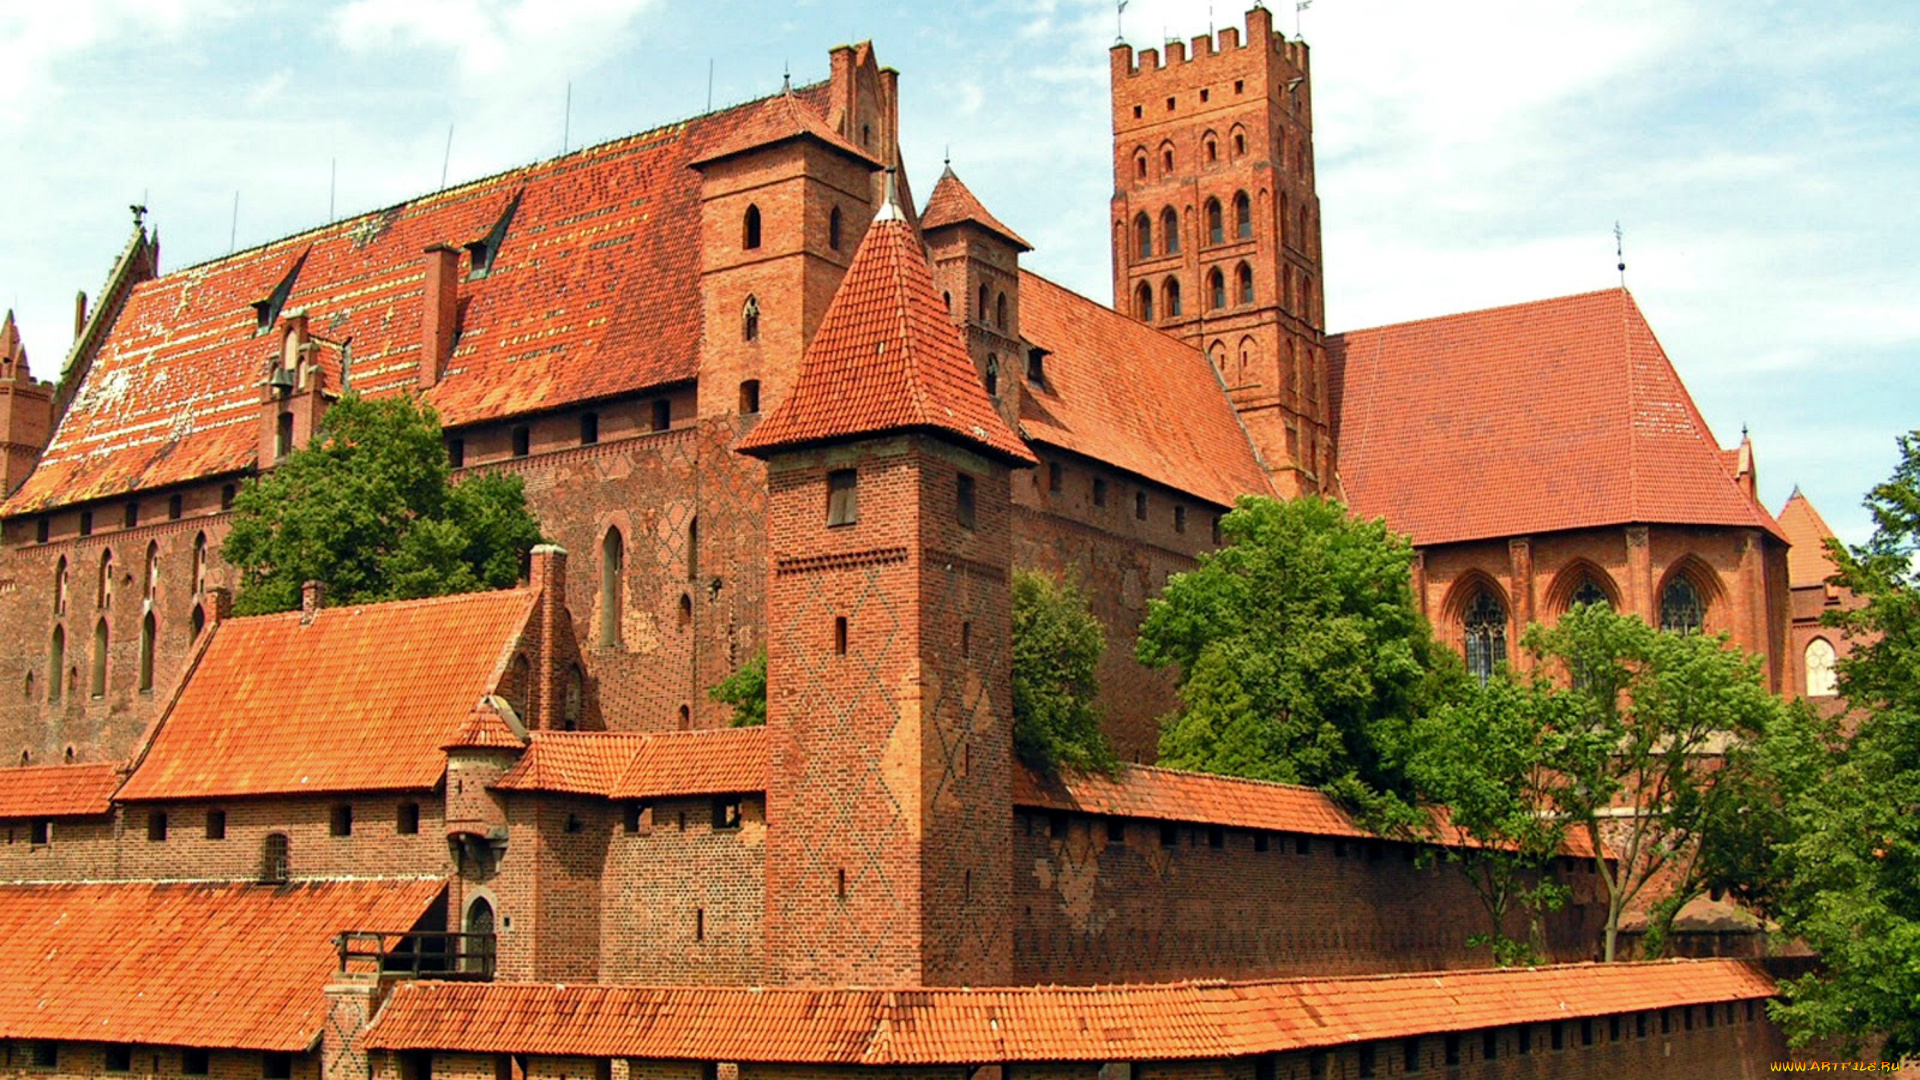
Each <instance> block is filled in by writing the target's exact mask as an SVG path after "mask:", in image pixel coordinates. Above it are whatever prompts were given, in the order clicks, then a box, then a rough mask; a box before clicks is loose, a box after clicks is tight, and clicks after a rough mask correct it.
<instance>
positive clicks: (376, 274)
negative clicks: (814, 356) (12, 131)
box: [0, 88, 857, 514]
mask: <svg viewBox="0 0 1920 1080" xmlns="http://www.w3.org/2000/svg"><path fill="white" fill-rule="evenodd" d="M812 96H817V95H815V94H813V92H812V90H811V88H808V89H806V90H802V91H797V92H796V98H795V99H794V100H797V101H798V102H800V103H801V104H799V105H798V106H797V109H794V110H793V111H792V115H793V116H802V113H804V112H805V111H807V110H808V109H809V108H810V106H808V105H806V104H804V102H806V101H807V100H810V98H811V97H812ZM786 108H789V106H787V105H780V104H778V99H776V102H775V104H773V105H769V103H768V102H766V101H761V102H752V103H749V104H746V105H742V106H739V107H737V108H734V109H729V110H725V111H722V112H718V113H713V114H710V115H707V116H702V117H699V118H697V119H694V120H690V121H687V122H685V123H680V124H674V125H671V126H668V127H664V128H659V129H656V130H654V131H648V132H643V133H641V134H637V135H632V136H629V137H627V138H623V139H617V140H615V141H613V142H609V143H605V144H602V145H600V146H595V147H590V148H588V149H584V150H580V151H576V152H574V153H571V154H567V155H564V156H562V157H558V158H553V159H551V160H548V161H543V162H538V163H535V164H532V165H527V166H523V167H521V168H518V169H513V170H510V171H508V172H504V173H500V174H499V175H497V176H491V177H488V178H486V179H484V180H476V181H474V182H472V183H469V184H463V185H460V186H458V187H454V188H450V189H448V190H446V191H440V192H434V193H432V194H428V195H422V196H420V197H419V198H416V199H412V200H410V201H408V202H404V203H400V204H398V205H396V206H392V207H388V208H387V209H385V210H377V211H374V212H372V213H367V214H362V215H359V216H357V217H353V218H348V219H346V220H344V221H340V222H336V223H334V224H330V225H325V226H321V227H320V228H317V229H313V230H310V231H308V232H305V233H301V234H299V235H297V236H290V237H287V238H285V239H283V240H277V241H274V242H272V243H270V244H266V245H263V246H261V247H258V248H254V249H251V250H248V251H244V252H240V253H238V254H235V255H230V256H227V257H225V258H221V259H216V260H213V261H211V262H207V263H203V264H201V265H199V266H193V267H188V268H186V269H182V270H177V271H174V272H173V273H170V274H167V275H165V276H163V277H160V278H157V279H155V280H152V281H147V282H144V283H142V284H140V285H139V286H137V287H136V288H135V289H134V290H133V293H132V295H131V297H130V298H129V299H128V301H127V304H126V307H125V310H124V311H123V312H122V313H121V315H120V317H119V318H118V319H117V320H116V321H115V323H114V324H113V326H112V328H111V331H110V333H108V334H107V336H106V339H105V340H104V342H103V343H102V344H101V346H100V348H99V351H98V353H97V355H96V356H95V357H94V360H93V363H92V368H91V370H90V372H89V373H88V376H87V378H86V380H85V382H84V383H83V384H82V386H81V387H80V389H79V391H78V393H77V395H76V396H75V398H74V400H73V403H72V406H71V407H70V408H69V409H68V410H67V412H66V414H65V416H64V417H63V418H62V419H61V422H60V426H59V429H58V430H57V431H56V432H55V434H54V436H53V440H52V443H51V445H49V447H48V448H47V452H46V455H45V456H44V457H43V458H42V459H41V462H40V465H39V467H38V468H37V469H36V470H35V471H34V473H33V475H32V476H31V477H30V478H29V479H28V481H27V482H26V483H25V484H24V485H23V486H22V487H21V488H20V490H18V491H17V492H15V493H14V494H13V496H12V497H11V498H9V499H8V500H7V501H6V503H5V504H4V506H0V511H4V512H5V513H7V514H18V513H26V512H30V511H34V510H39V509H43V508H46V507H50V506H55V505H60V504H65V503H72V502H80V501H83V500H88V499H97V498H105V497H108V496H113V495H117V494H120V493H123V492H127V491H131V490H135V489H141V488H152V487H157V486H161V485H165V484H174V483H180V482H184V481H188V480H194V479H198V478H201V477H206V476H211V475H215V474H222V473H233V472H239V471H242V470H245V469H249V468H252V467H253V466H254V465H255V464H256V462H255V458H256V455H257V451H258V446H259V425H258V417H259V408H260V405H259V401H260V383H261V380H262V378H263V368H264V365H265V363H266V361H267V358H268V356H269V354H270V353H271V352H272V351H273V350H274V349H275V348H276V343H277V342H278V340H279V337H278V334H277V333H275V334H269V335H265V336H260V337H256V336H255V312H254V310H253V308H252V307H251V306H250V305H251V304H252V303H253V302H254V301H256V300H260V299H262V298H264V297H266V296H267V295H268V294H269V293H271V292H272V291H273V290H274V288H275V286H276V285H278V284H279V283H280V282H281V280H282V279H283V278H284V277H285V276H286V274H287V272H288V270H289V268H290V267H291V266H292V265H293V264H294V262H295V261H296V260H297V259H298V258H299V257H300V256H301V254H302V253H305V255H306V261H305V264H304V265H303V266H302V267H301V270H300V273H299V276H298V278H297V279H296V280H295V281H294V284H293V290H292V292H291V294H290V295H289V296H288V297H287V299H286V303H285V306H284V308H283V309H282V310H283V312H285V313H292V312H294V311H296V310H300V309H305V310H306V311H307V313H308V315H309V318H310V327H311V331H312V333H313V334H314V335H315V336H316V337H319V338H324V339H327V340H329V341H333V342H341V341H345V340H347V339H349V338H351V339H352V363H351V378H352V385H353V387H354V388H355V389H357V390H359V391H361V392H363V393H367V394H384V393H391V392H395V391H398V390H401V389H405V388H408V387H412V386H414V385H415V380H416V378H417V371H418V367H419V355H420V344H421V329H420V327H421V303H422V300H423V297H424V289H425V272H424V263H423V258H422V254H421V252H422V251H423V250H424V249H425V248H426V247H427V246H429V245H432V244H442V243H445V244H452V245H455V246H461V245H465V244H468V243H470V242H473V241H476V240H479V239H481V238H483V237H484V236H486V235H487V233H488V232H489V230H491V229H492V228H493V226H494V224H495V222H496V221H498V220H499V219H500V217H501V215H502V213H503V212H504V211H505V210H506V208H507V206H508V204H509V203H511V202H512V201H513V199H514V198H515V197H516V196H518V197H519V199H520V203H519V205H518V207H517V208H516V210H515V212H514V215H513V219H512V222H511V224H510V227H509V228H508V229H507V231H506V237H505V240H504V242H503V243H502V245H501V247H500V249H499V251H498V253H497V254H496V255H495V257H494V260H493V262H492V267H491V269H490V271H489V272H488V273H487V275H486V276H485V277H484V278H482V279H479V280H475V281H462V282H461V283H460V285H459V296H460V304H461V307H462V309H463V312H462V315H461V333H460V339H459V345H458V347H457V348H456V349H455V350H454V352H453V355H452V357H451V358H450V359H449V360H448V362H447V366H446V372H445V374H444V376H443V377H442V378H441V381H440V382H439V383H438V384H437V385H436V386H434V387H433V388H432V389H431V390H429V391H427V392H426V394H425V398H426V400H427V402H428V403H429V404H431V405H433V406H434V407H435V408H436V409H437V410H439V413H440V417H441V419H442V421H443V422H445V423H446V424H448V425H450V426H452V425H460V424H472V423H478V422H481V421H487V420H493V419H497V418H500V417H503V416H507V415H511V414H516V413H523V412H528V411H533V410H540V409H552V408H556V407H559V406H563V405H566V404H568V403H570V402H576V401H583V400H587V399H592V398H600V397H607V396H611V395H615V394H622V393H630V392H634V391H638V390H641V389H644V388H647V387H651V386H658V385H662V384H667V383H673V382H680V381H685V380H689V379H692V378H694V377H695V375H696V374H697V372H698V367H699V335H700V289H699V248H700V245H699V244H698V242H697V240H698V235H699V231H700V215H699V191H700V176H699V173H698V172H696V171H695V170H693V169H691V168H689V167H688V165H689V164H690V163H691V162H692V161H694V160H695V159H697V158H700V157H702V156H704V155H706V154H708V153H709V152H710V151H712V150H714V149H715V148H724V147H725V146H727V145H729V144H730V143H731V142H733V141H735V139H736V134H737V133H738V132H739V131H740V130H741V129H742V128H743V126H744V125H747V124H749V123H758V122H759V119H758V118H761V117H764V116H765V115H766V114H767V113H768V111H769V109H786ZM819 126H820V131H818V132H814V131H813V130H812V129H811V128H809V129H808V130H809V134H812V135H814V136H815V137H819V138H823V139H837V138H838V136H834V135H833V134H832V132H831V131H830V130H827V129H826V128H825V127H824V125H819ZM840 141H841V143H843V144H844V140H840ZM843 148H844V149H851V147H843ZM855 152H856V153H857V151H855ZM321 356H322V358H323V360H325V361H326V363H327V364H329V365H331V366H332V367H333V368H334V371H335V372H336V373H337V370H338V350H337V349H335V348H331V347H328V348H323V349H322V350H321ZM338 388H339V387H338V380H337V378H336V379H335V380H334V385H333V386H332V387H330V389H334V390H337V389H338Z"/></svg>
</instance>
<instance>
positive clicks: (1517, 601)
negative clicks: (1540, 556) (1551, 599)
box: [1507, 536, 1536, 671]
mask: <svg viewBox="0 0 1920 1080" xmlns="http://www.w3.org/2000/svg"><path fill="white" fill-rule="evenodd" d="M1507 567H1508V571H1509V577H1511V579H1512V581H1513V634H1514V639H1513V640H1514V644H1515V646H1516V647H1515V648H1512V649H1509V650H1508V654H1509V655H1510V656H1511V657H1512V662H1513V665H1514V667H1515V668H1517V669H1519V670H1521V671H1526V670H1528V669H1530V668H1532V667H1533V664H1532V663H1531V662H1530V659H1529V658H1528V656H1527V655H1526V650H1524V649H1521V648H1518V647H1517V646H1518V645H1519V642H1520V636H1521V635H1522V634H1524V633H1526V629H1527V625H1528V624H1529V623H1531V622H1533V621H1534V610H1535V607H1536V604H1535V601H1534V589H1533V540H1532V538H1531V537H1526V536H1517V537H1514V538H1513V539H1511V540H1508V541H1507Z"/></svg>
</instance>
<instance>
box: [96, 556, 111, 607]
mask: <svg viewBox="0 0 1920 1080" xmlns="http://www.w3.org/2000/svg"><path fill="white" fill-rule="evenodd" d="M93 603H94V606H95V607H98V608H99V609H100V610H101V611H110V610H112V609H113V549H112V548H108V549H107V550H105V551H102V552H101V553H100V579H99V581H98V582H97V583H96V585H95V592H94V598H93Z"/></svg>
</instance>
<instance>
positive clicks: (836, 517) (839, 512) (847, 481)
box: [827, 469, 860, 525]
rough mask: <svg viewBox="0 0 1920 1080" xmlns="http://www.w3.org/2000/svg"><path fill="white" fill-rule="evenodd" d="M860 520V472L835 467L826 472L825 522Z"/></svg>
mask: <svg viewBox="0 0 1920 1080" xmlns="http://www.w3.org/2000/svg"><path fill="white" fill-rule="evenodd" d="M859 520H860V474H859V473H858V472H856V471H854V470H853V469H835V470H834V471H832V472H830V473H828V474H827V524H828V525H852V524H854V523H856V522H858V521H859Z"/></svg>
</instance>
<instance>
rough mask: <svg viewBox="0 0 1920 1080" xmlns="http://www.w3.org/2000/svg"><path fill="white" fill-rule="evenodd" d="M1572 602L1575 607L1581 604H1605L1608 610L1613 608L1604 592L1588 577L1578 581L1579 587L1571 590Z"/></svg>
mask: <svg viewBox="0 0 1920 1080" xmlns="http://www.w3.org/2000/svg"><path fill="white" fill-rule="evenodd" d="M1572 602H1573V604H1574V606H1576V607H1578V606H1580V605H1582V604H1605V605H1606V606H1607V607H1608V608H1609V609H1611V608H1612V607H1613V601H1612V600H1609V599H1608V598H1607V593H1606V590H1605V589H1602V588H1601V587H1600V583H1599V582H1597V581H1595V580H1593V579H1592V578H1590V577H1583V578H1581V579H1580V587H1579V588H1577V589H1575V590H1573V597H1572Z"/></svg>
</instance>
